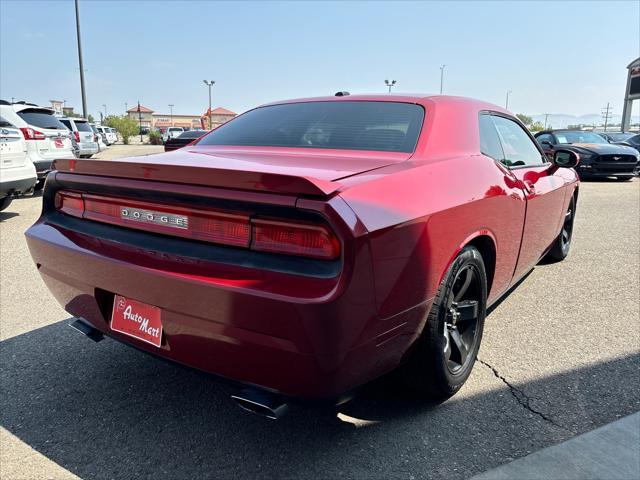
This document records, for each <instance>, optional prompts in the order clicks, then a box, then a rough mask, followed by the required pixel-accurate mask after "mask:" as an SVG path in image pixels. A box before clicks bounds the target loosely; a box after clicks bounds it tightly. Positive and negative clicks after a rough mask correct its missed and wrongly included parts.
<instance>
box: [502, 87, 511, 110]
mask: <svg viewBox="0 0 640 480" xmlns="http://www.w3.org/2000/svg"><path fill="white" fill-rule="evenodd" d="M510 93H511V90H507V101H506V102H504V109H505V110H509V94H510Z"/></svg>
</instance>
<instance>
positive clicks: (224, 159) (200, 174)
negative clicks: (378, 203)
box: [54, 145, 411, 196]
mask: <svg viewBox="0 0 640 480" xmlns="http://www.w3.org/2000/svg"><path fill="white" fill-rule="evenodd" d="M410 157H411V154H410V153H398V152H369V151H367V152H364V151H357V150H320V149H304V148H278V147H226V146H225V147H220V146H216V147H211V146H206V147H204V146H203V147H199V146H197V145H195V146H192V147H185V148H182V149H180V150H176V151H173V152H168V153H161V154H155V155H147V156H143V157H135V158H122V159H118V160H109V161H101V160H81V161H76V160H74V159H68V160H57V161H56V163H55V167H54V168H55V169H56V170H58V171H60V172H69V173H79V174H86V175H101V176H109V177H119V178H131V179H142V180H155V181H164V182H174V183H186V184H191V185H203V186H213V187H222V188H234V189H243V190H259V191H268V192H273V193H282V194H300V195H319V196H328V195H331V194H332V193H334V192H336V191H337V190H339V188H340V183H339V180H341V179H343V178H347V177H351V176H353V175H358V174H361V173H364V172H369V171H371V170H375V169H378V168H382V167H385V166H388V165H391V164H395V163H401V162H404V161H406V160H407V159H409V158H410Z"/></svg>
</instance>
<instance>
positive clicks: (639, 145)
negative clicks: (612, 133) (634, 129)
mask: <svg viewBox="0 0 640 480" xmlns="http://www.w3.org/2000/svg"><path fill="white" fill-rule="evenodd" d="M620 143H621V144H622V145H628V146H630V147H632V148H635V149H636V150H638V151H639V152H640V134H636V135H634V136H633V137H629V138H627V139H626V140H625V141H624V142H620Z"/></svg>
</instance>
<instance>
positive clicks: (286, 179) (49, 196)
mask: <svg viewBox="0 0 640 480" xmlns="http://www.w3.org/2000/svg"><path fill="white" fill-rule="evenodd" d="M577 163H578V156H577V154H576V153H575V151H574V150H571V149H563V148H560V147H557V148H556V149H555V154H554V157H553V158H552V159H547V158H546V157H545V155H544V153H543V151H542V149H541V148H540V147H539V145H538V144H537V143H536V141H535V140H534V138H533V137H532V136H531V134H530V133H529V132H528V131H527V129H526V128H525V127H524V125H523V124H522V123H521V122H520V121H519V120H518V119H517V118H516V117H514V116H513V115H511V114H510V113H509V112H507V111H506V110H504V109H503V108H501V107H497V106H495V105H491V104H488V103H484V102H479V101H475V100H471V99H463V98H460V97H447V96H431V97H420V96H412V95H370V96H364V95H363V96H340V97H337V96H336V97H324V98H317V99H308V100H292V101H288V102H287V101H285V102H279V103H274V104H270V105H266V106H262V107H259V108H256V109H253V110H251V111H249V112H247V113H245V114H243V115H241V116H238V117H236V118H234V119H233V120H231V121H229V122H227V123H225V124H223V125H222V126H220V127H218V128H216V129H215V130H213V131H211V132H209V133H207V134H206V135H205V136H203V137H202V138H200V139H199V140H198V141H196V142H195V144H194V145H192V146H190V147H189V148H188V149H186V148H185V149H181V150H176V151H173V152H169V153H161V154H155V155H148V156H142V157H134V158H125V159H119V160H109V161H108V162H107V161H101V160H86V161H83V162H71V161H69V160H61V161H56V169H57V171H58V175H57V176H56V177H55V178H52V179H51V180H50V181H48V182H47V186H46V189H45V194H44V197H43V211H42V216H41V217H40V218H39V219H38V220H37V222H36V223H35V224H34V225H33V226H32V227H31V228H30V229H29V230H28V231H27V233H26V237H27V242H28V245H29V250H30V252H31V255H32V256H33V260H34V262H36V263H37V264H38V265H39V266H40V268H39V272H40V273H41V274H42V277H43V279H44V281H45V283H46V284H47V286H48V287H49V289H50V290H51V291H52V292H53V294H54V296H55V297H56V298H57V299H58V301H59V302H60V303H61V305H63V306H64V308H65V309H66V310H67V311H68V312H69V313H70V314H71V315H73V316H75V317H77V319H76V320H75V321H74V322H73V325H74V326H75V327H76V328H78V329H79V330H80V331H82V332H83V333H85V334H86V335H88V336H89V337H90V338H92V339H93V340H100V339H101V338H102V336H103V335H108V336H110V337H112V338H114V339H116V340H118V341H121V342H124V343H127V344H131V345H133V346H135V347H137V348H139V349H141V350H144V351H146V352H149V353H152V354H155V355H157V356H160V357H164V358H166V359H170V360H173V361H176V362H179V363H181V364H184V365H188V366H191V367H195V368H198V369H201V370H204V371H207V372H211V373H214V374H217V375H221V376H223V377H226V378H229V379H233V380H235V381H236V382H238V383H239V384H240V385H244V386H245V388H244V390H241V391H238V393H237V394H236V395H234V398H235V400H236V401H237V402H238V403H239V404H240V405H241V406H243V407H244V408H246V409H249V410H252V411H254V412H256V413H260V414H262V415H265V416H268V417H271V418H277V417H278V416H279V415H281V414H282V412H283V411H284V409H285V405H286V402H287V400H288V399H289V398H290V397H295V398H323V399H340V398H344V395H345V394H348V393H349V392H352V391H354V389H355V388H356V387H358V386H360V385H363V384H365V383H367V382H369V381H370V380H372V379H374V378H376V377H379V376H380V375H383V374H385V373H386V372H389V371H391V370H394V369H396V368H400V369H401V373H402V378H404V381H405V382H406V383H407V384H408V385H409V386H410V387H411V388H414V389H415V390H416V391H418V392H420V393H421V394H424V395H427V396H430V397H435V398H439V399H444V398H447V397H450V396H451V395H453V394H455V393H456V392H457V391H458V390H459V389H460V387H461V386H462V385H463V384H464V382H465V381H466V379H467V378H468V377H469V375H470V373H471V370H472V368H473V365H474V362H475V360H476V356H477V353H478V349H479V347H480V342H481V339H482V332H483V327H484V321H485V315H486V311H487V307H488V306H491V305H494V304H496V302H498V301H499V300H500V299H501V298H502V297H503V296H504V295H505V294H506V293H507V292H509V290H510V289H511V288H512V287H513V286H515V285H516V284H517V283H518V282H519V281H520V280H521V279H523V278H524V277H525V276H526V275H527V273H528V272H529V271H530V270H531V269H532V268H533V267H534V266H535V265H536V263H537V262H538V261H539V260H540V259H541V258H542V257H544V256H547V257H548V258H549V259H551V260H553V261H559V260H562V259H564V258H565V257H566V256H567V254H568V252H569V248H570V245H571V237H572V231H573V219H574V217H575V212H576V206H577V199H578V187H579V182H578V176H577V174H576V172H575V171H574V170H573V169H572V168H571V167H573V166H575V165H577ZM525 213H526V215H525ZM547 294H548V292H542V291H541V292H540V301H544V299H545V295H547ZM80 317H81V318H80ZM515 341H516V342H517V339H516V340H515ZM516 350H517V349H516ZM110 381H113V380H112V379H110Z"/></svg>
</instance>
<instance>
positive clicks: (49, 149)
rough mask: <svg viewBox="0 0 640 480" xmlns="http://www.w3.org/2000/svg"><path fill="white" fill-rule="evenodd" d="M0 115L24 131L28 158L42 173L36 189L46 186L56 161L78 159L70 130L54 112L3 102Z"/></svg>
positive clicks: (38, 171)
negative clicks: (59, 159)
mask: <svg viewBox="0 0 640 480" xmlns="http://www.w3.org/2000/svg"><path fill="white" fill-rule="evenodd" d="M0 115H2V117H4V119H5V120H7V121H8V122H9V123H11V124H13V125H15V126H16V127H17V128H19V129H20V131H21V132H22V135H23V137H24V139H25V141H26V144H27V157H28V158H29V160H31V162H32V163H33V165H34V166H35V167H36V172H37V173H38V183H37V184H36V187H35V189H36V190H39V189H41V188H42V187H43V186H44V180H45V177H46V176H47V174H48V173H49V172H50V171H51V163H52V162H53V160H55V159H56V158H74V155H73V149H72V144H71V139H70V137H69V135H70V134H69V130H67V127H65V126H64V124H63V123H61V122H60V121H59V120H58V119H57V118H56V117H55V115H54V112H53V110H52V109H50V108H44V107H39V106H37V105H34V104H33V103H25V102H19V103H8V102H5V101H0Z"/></svg>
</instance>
